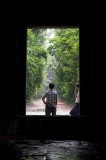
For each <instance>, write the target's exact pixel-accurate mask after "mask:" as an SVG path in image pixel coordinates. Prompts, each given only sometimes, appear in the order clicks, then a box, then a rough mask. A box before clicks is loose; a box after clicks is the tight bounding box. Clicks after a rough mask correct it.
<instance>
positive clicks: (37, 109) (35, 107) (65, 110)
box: [26, 99, 72, 115]
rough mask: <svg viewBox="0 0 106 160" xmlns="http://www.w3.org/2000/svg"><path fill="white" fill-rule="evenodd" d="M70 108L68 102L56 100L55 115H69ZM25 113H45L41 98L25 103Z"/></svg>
mask: <svg viewBox="0 0 106 160" xmlns="http://www.w3.org/2000/svg"><path fill="white" fill-rule="evenodd" d="M71 108H72V107H71V106H69V105H68V104H66V103H64V102H62V101H58V105H57V115H69V112H70V110H71ZM26 115H45V105H44V103H43V102H42V100H41V99H40V100H37V101H34V102H32V103H28V104H26Z"/></svg>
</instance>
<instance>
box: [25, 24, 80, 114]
mask: <svg viewBox="0 0 106 160" xmlns="http://www.w3.org/2000/svg"><path fill="white" fill-rule="evenodd" d="M79 40H80V38H79V27H54V28H50V27H28V28H27V57H26V115H45V104H44V103H43V101H42V96H43V95H44V93H45V92H46V91H48V90H49V83H51V82H53V83H54V84H55V90H56V91H57V93H58V104H57V114H56V115H65V116H66V115H67V116H70V114H69V112H70V110H71V109H72V108H73V107H74V104H75V84H76V83H77V82H79V81H80V69H79V68H80V63H79V47H80V46H79V44H80V43H79Z"/></svg>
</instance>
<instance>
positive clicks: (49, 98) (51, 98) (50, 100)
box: [43, 89, 57, 106]
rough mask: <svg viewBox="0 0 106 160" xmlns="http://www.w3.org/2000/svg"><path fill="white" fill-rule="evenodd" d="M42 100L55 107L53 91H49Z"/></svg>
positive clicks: (54, 92)
mask: <svg viewBox="0 0 106 160" xmlns="http://www.w3.org/2000/svg"><path fill="white" fill-rule="evenodd" d="M43 98H46V102H47V103H52V104H54V105H55V106H56V105H57V92H56V91H54V90H53V89H50V90H49V91H48V92H46V93H45V95H44V96H43Z"/></svg>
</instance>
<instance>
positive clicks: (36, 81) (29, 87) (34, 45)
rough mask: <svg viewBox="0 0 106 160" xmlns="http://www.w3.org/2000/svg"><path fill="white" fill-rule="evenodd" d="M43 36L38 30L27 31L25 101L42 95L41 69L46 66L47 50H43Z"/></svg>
mask: <svg viewBox="0 0 106 160" xmlns="http://www.w3.org/2000/svg"><path fill="white" fill-rule="evenodd" d="M43 42H44V36H43V32H42V30H40V29H28V33H27V67H26V99H27V100H29V101H30V100H31V99H33V98H38V97H39V96H40V95H41V93H42V86H41V84H42V79H43V76H44V75H43V69H44V66H45V64H46V58H47V50H46V49H44V48H43Z"/></svg>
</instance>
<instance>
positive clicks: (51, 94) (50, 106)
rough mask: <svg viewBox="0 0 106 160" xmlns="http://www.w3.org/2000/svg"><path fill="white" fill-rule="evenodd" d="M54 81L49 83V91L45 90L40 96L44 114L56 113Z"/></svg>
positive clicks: (53, 114)
mask: <svg viewBox="0 0 106 160" xmlns="http://www.w3.org/2000/svg"><path fill="white" fill-rule="evenodd" d="M54 87H55V85H54V83H50V84H49V91H47V92H46V93H45V94H44V96H43V97H42V101H43V103H44V104H45V115H47V116H50V115H51V114H52V116H55V115H56V107H57V92H56V91H55V90H54Z"/></svg>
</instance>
